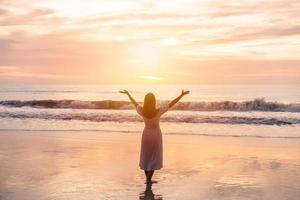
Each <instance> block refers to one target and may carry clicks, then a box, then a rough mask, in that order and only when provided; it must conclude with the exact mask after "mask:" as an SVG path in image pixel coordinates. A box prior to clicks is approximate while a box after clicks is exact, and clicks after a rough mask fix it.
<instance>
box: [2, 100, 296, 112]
mask: <svg viewBox="0 0 300 200" xmlns="http://www.w3.org/2000/svg"><path fill="white" fill-rule="evenodd" d="M159 103H160V104H164V103H166V102H164V101H161V102H159ZM0 105H2V106H9V107H33V108H56V109H57V108H70V109H112V110H122V109H132V105H131V104H130V102H128V101H113V100H104V101H79V100H30V101H19V100H10V101H0ZM173 109H174V110H190V111H272V112H300V104H299V103H294V104H292V103H291V104H284V103H280V102H268V101H265V99H264V98H259V99H254V100H251V101H243V102H234V101H220V102H179V103H178V104H177V105H176V106H175V107H174V108H173Z"/></svg>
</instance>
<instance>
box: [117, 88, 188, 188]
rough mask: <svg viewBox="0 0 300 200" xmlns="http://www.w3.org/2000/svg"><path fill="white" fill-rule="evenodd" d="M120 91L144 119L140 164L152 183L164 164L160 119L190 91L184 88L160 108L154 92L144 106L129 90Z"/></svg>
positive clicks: (146, 97) (147, 97)
mask: <svg viewBox="0 0 300 200" xmlns="http://www.w3.org/2000/svg"><path fill="white" fill-rule="evenodd" d="M120 93H122V94H126V95H127V96H128V98H129V99H130V101H131V103H132V104H133V105H134V106H135V108H136V111H137V113H138V114H139V115H140V116H142V118H143V120H144V123H145V128H144V131H143V135H142V142H141V153H140V164H139V166H140V168H141V169H142V170H144V172H145V176H146V183H147V184H149V183H152V181H151V179H152V176H153V174H154V171H155V170H158V169H161V168H162V166H163V154H162V150H163V145H162V134H161V130H160V126H159V119H160V117H161V116H162V115H163V114H164V113H165V112H167V111H168V110H169V109H170V108H171V107H172V106H174V105H175V104H176V103H177V102H178V101H179V100H180V99H181V98H182V97H183V96H184V95H187V94H189V91H184V90H182V92H181V94H180V95H179V96H178V97H177V98H175V99H173V100H172V101H171V102H169V103H168V104H167V105H166V106H164V107H161V108H159V109H156V99H155V96H154V94H152V93H148V94H146V96H145V98H144V105H143V107H142V106H140V105H139V104H138V103H137V102H136V101H135V100H134V98H133V97H132V96H131V95H130V94H129V92H128V91H127V90H123V91H120Z"/></svg>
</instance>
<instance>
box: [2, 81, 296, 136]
mask: <svg viewBox="0 0 300 200" xmlns="http://www.w3.org/2000/svg"><path fill="white" fill-rule="evenodd" d="M123 89H127V90H128V91H130V93H131V94H132V95H133V96H134V97H135V98H136V100H137V101H138V102H140V103H141V104H142V101H143V97H144V95H145V94H146V93H147V92H153V93H154V94H155V95H156V98H157V101H158V107H159V106H162V105H164V104H166V103H167V102H168V101H170V100H172V99H173V98H175V97H176V96H177V95H179V94H180V92H181V89H186V90H190V94H189V95H187V96H185V97H184V98H183V99H182V101H181V102H180V103H178V104H177V105H176V106H175V107H174V108H172V109H171V110H170V111H169V112H168V113H166V114H165V115H164V116H163V117H162V119H161V129H162V132H163V134H179V135H203V136H214V137H216V136H218V137H261V138H287V139H300V92H299V91H300V86H298V85H222V86H221V85H39V86H37V85H34V86H32V85H26V86H17V85H4V86H1V87H0V130H2V131H3V130H14V131H18V130H19V131H41V130H42V131H43V130H47V131H74V133H76V132H78V131H98V132H99V133H101V132H110V133H112V134H113V133H120V132H121V133H128V134H138V133H141V132H142V129H143V122H142V119H141V118H140V117H139V116H138V115H137V113H136V111H135V110H134V108H133V106H132V105H131V104H130V103H129V102H128V99H127V97H126V96H125V95H124V94H120V93H119V92H118V91H119V90H123Z"/></svg>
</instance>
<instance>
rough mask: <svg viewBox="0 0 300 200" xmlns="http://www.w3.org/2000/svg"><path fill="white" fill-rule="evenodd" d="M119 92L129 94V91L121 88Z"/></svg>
mask: <svg viewBox="0 0 300 200" xmlns="http://www.w3.org/2000/svg"><path fill="white" fill-rule="evenodd" d="M119 92H120V93H122V94H127V95H128V94H129V92H128V91H127V90H121V91H119Z"/></svg>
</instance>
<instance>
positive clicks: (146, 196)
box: [139, 184, 163, 200]
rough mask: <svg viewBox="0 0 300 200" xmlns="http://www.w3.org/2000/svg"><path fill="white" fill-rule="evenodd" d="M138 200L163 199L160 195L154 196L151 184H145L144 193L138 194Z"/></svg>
mask: <svg viewBox="0 0 300 200" xmlns="http://www.w3.org/2000/svg"><path fill="white" fill-rule="evenodd" d="M139 197H140V198H139V199H140V200H162V199H163V197H162V195H160V194H154V193H153V191H152V184H146V189H145V191H144V192H142V193H140V196H139Z"/></svg>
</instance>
